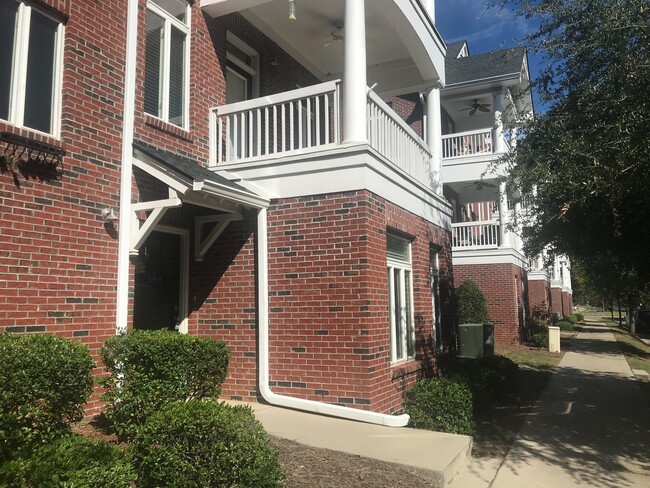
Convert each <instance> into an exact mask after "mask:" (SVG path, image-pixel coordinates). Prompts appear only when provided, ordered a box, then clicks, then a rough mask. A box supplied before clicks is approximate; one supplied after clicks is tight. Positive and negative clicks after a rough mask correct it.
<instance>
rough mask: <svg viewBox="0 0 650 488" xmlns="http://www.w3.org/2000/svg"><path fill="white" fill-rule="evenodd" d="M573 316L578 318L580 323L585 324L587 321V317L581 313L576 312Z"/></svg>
mask: <svg viewBox="0 0 650 488" xmlns="http://www.w3.org/2000/svg"><path fill="white" fill-rule="evenodd" d="M573 315H575V316H576V318H577V319H578V322H583V321H584V320H585V316H584V315H583V314H581V313H579V312H576V313H574V314H573Z"/></svg>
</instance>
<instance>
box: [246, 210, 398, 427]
mask: <svg viewBox="0 0 650 488" xmlns="http://www.w3.org/2000/svg"><path fill="white" fill-rule="evenodd" d="M266 214H267V210H266V208H263V209H261V210H260V211H259V213H258V214H257V263H258V281H257V286H258V295H259V305H258V307H259V368H260V369H259V389H260V393H261V394H262V397H263V398H264V400H266V401H267V402H269V403H270V404H271V405H277V406H279V407H287V408H294V409H296V410H303V411H305V412H314V413H318V414H323V415H330V416H332V417H340V418H344V419H348V420H357V421H360V422H367V423H371V424H380V425H385V426H388V427H404V426H406V425H407V424H408V421H409V416H408V415H406V414H403V415H386V414H381V413H376V412H369V411H367V410H357V409H356V408H349V407H341V406H338V405H331V404H329V403H322V402H316V401H313V400H304V399H302V398H292V397H289V396H285V395H278V394H277V393H273V392H272V391H271V388H270V386H269V377H270V375H269V280H268V239H267V217H266Z"/></svg>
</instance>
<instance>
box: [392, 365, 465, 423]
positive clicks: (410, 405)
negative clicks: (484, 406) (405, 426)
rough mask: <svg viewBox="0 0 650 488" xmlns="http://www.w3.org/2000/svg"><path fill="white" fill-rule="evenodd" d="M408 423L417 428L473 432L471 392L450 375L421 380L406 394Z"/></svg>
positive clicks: (405, 406) (405, 405)
mask: <svg viewBox="0 0 650 488" xmlns="http://www.w3.org/2000/svg"><path fill="white" fill-rule="evenodd" d="M404 408H405V409H406V412H407V413H408V414H409V415H410V417H411V419H410V421H409V426H411V427H415V428H417V429H428V430H436V431H440V432H450V433H452V434H465V435H472V433H473V432H474V421H473V417H472V410H473V408H472V393H471V391H470V389H469V386H467V385H466V384H465V383H463V382H459V381H458V380H454V379H450V378H431V379H424V380H420V381H418V382H417V383H415V385H413V387H412V388H411V389H410V390H408V391H407V392H406V394H405V395H404Z"/></svg>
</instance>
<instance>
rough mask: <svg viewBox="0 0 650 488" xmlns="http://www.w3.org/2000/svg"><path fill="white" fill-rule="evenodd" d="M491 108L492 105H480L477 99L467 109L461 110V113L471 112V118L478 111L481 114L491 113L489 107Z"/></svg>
mask: <svg viewBox="0 0 650 488" xmlns="http://www.w3.org/2000/svg"><path fill="white" fill-rule="evenodd" d="M491 106H492V104H491V103H478V100H477V99H475V100H474V103H472V104H471V105H470V106H469V107H467V108H461V109H460V111H461V112H465V111H466V110H471V112H470V113H469V114H470V116H471V115H474V114H475V113H476V112H477V111H479V112H489V111H490V108H489V107H491Z"/></svg>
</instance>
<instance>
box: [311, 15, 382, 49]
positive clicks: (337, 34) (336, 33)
mask: <svg viewBox="0 0 650 488" xmlns="http://www.w3.org/2000/svg"><path fill="white" fill-rule="evenodd" d="M333 26H334V29H333V30H332V32H330V35H329V38H328V40H327V42H325V43H324V44H323V45H322V46H321V47H323V48H326V47H329V46H331V45H333V44H338V43H341V42H343V39H344V38H345V28H344V26H343V22H341V21H337V22H335V23H334V25H333ZM376 42H377V40H376V39H374V38H372V37H366V43H368V44H375V43H376Z"/></svg>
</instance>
